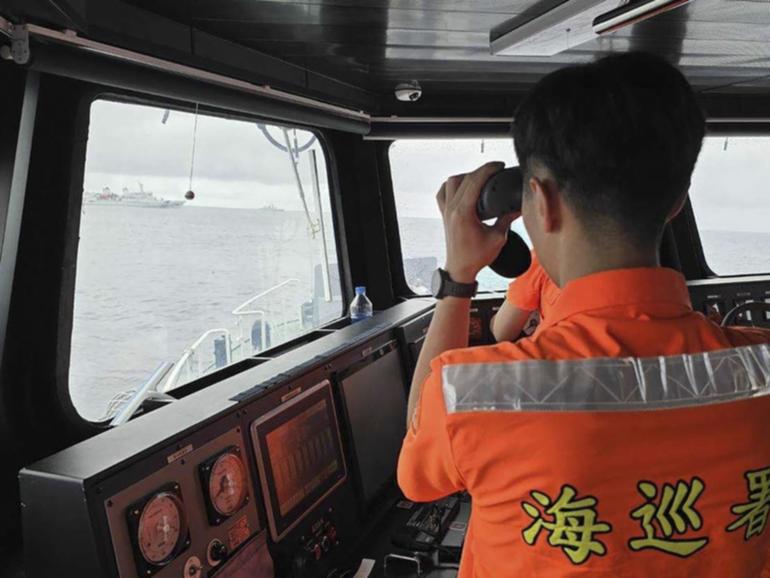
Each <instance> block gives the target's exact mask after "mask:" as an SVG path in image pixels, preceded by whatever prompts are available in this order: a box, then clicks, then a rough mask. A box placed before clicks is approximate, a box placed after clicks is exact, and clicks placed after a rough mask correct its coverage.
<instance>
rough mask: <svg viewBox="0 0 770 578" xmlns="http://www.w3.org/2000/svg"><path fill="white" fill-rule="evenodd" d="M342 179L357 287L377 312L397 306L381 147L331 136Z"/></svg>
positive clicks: (358, 139)
mask: <svg viewBox="0 0 770 578" xmlns="http://www.w3.org/2000/svg"><path fill="white" fill-rule="evenodd" d="M329 142H330V144H331V146H332V148H333V150H334V153H335V157H336V161H337V174H338V175H339V189H340V196H341V201H342V213H343V219H344V222H345V235H346V238H347V251H348V255H347V257H348V259H349V263H350V272H351V277H352V282H353V286H357V285H365V286H366V292H367V295H368V296H369V298H370V299H371V300H372V303H373V304H374V308H375V309H385V308H387V307H390V306H392V305H393V304H395V298H396V296H395V293H394V290H393V281H392V271H391V260H390V255H389V250H390V249H392V247H390V248H389V241H390V240H389V239H388V238H387V233H386V221H385V209H384V207H383V200H382V192H383V191H382V183H381V181H380V176H381V171H382V169H383V167H382V164H381V159H380V158H379V156H378V149H377V147H378V145H379V144H381V143H377V142H374V141H366V140H363V138H362V137H361V136H360V135H353V134H349V133H342V132H334V133H331V134H330V135H329Z"/></svg>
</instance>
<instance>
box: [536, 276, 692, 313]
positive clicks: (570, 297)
mask: <svg viewBox="0 0 770 578" xmlns="http://www.w3.org/2000/svg"><path fill="white" fill-rule="evenodd" d="M646 303H648V304H652V303H666V304H671V305H674V306H678V307H680V308H682V309H683V310H688V309H692V305H691V303H690V293H689V291H688V290H687V283H686V282H685V279H684V277H683V276H682V274H681V273H679V272H678V271H675V270H673V269H668V268H665V267H640V268H634V269H612V270H610V271H602V272H600V273H593V274H592V275H586V276H585V277H580V278H578V279H574V280H572V281H570V282H569V283H567V284H566V285H565V286H564V288H563V289H562V290H561V294H560V295H559V298H558V299H557V300H556V303H554V305H553V308H552V309H551V312H550V313H549V315H548V317H547V318H546V319H545V322H544V324H543V326H544V327H547V326H550V325H554V324H556V323H558V322H560V321H563V320H564V319H566V318H567V317H571V316H572V315H575V314H577V313H585V312H587V311H591V310H594V309H604V308H607V307H622V306H628V305H641V306H643V305H644V304H646Z"/></svg>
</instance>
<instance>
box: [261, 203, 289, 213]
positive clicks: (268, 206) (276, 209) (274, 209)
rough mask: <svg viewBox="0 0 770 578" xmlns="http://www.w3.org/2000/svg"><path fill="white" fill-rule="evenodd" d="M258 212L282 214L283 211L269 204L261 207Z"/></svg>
mask: <svg viewBox="0 0 770 578" xmlns="http://www.w3.org/2000/svg"><path fill="white" fill-rule="evenodd" d="M257 210H258V211H272V212H274V213H284V212H285V209H281V208H280V207H276V206H275V205H274V204H272V203H270V204H269V205H263V206H261V207H259V209H257Z"/></svg>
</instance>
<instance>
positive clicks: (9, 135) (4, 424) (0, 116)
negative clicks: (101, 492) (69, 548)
mask: <svg viewBox="0 0 770 578" xmlns="http://www.w3.org/2000/svg"><path fill="white" fill-rule="evenodd" d="M24 85H25V75H24V73H23V72H22V71H21V70H20V69H17V68H15V67H10V66H0V86H2V87H3V90H1V91H0V198H1V199H2V204H3V217H4V218H3V225H4V224H5V216H6V208H7V206H8V199H9V197H10V194H11V183H12V179H13V168H14V159H15V156H16V146H17V142H18V132H19V124H20V120H21V108H22V102H23V98H24ZM0 383H2V382H0ZM11 393H12V392H10V391H7V390H6V388H5V387H0V440H3V443H2V444H0V464H4V465H3V466H0V518H2V519H3V520H4V522H3V523H2V524H0V554H2V553H3V552H4V551H12V549H13V548H14V547H16V546H18V536H17V530H16V524H17V523H18V502H17V501H16V500H15V497H16V496H17V495H18V490H17V484H16V471H15V469H14V465H15V464H17V463H19V460H20V456H21V454H22V452H21V451H20V450H21V448H20V447H19V446H20V443H19V441H20V440H19V439H18V438H17V435H16V431H15V429H14V426H15V423H16V415H15V408H14V407H13V405H12V399H13V396H12V395H11ZM6 465H7V466H6Z"/></svg>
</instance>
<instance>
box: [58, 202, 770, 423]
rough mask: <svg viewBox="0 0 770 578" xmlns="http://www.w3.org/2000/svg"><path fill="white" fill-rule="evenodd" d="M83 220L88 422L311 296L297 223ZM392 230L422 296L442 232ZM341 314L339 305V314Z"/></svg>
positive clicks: (283, 215)
mask: <svg viewBox="0 0 770 578" xmlns="http://www.w3.org/2000/svg"><path fill="white" fill-rule="evenodd" d="M83 211H84V214H83V217H82V224H81V238H80V245H79V251H78V262H77V283H76V285H77V291H76V295H75V310H74V322H73V332H72V349H71V352H72V353H71V367H70V391H71V394H72V397H73V401H74V403H75V405H76V407H77V408H78V410H79V411H80V412H81V413H82V414H83V415H85V416H86V417H88V418H90V419H96V418H98V417H99V416H101V415H102V414H103V413H104V410H105V408H106V406H107V403H108V402H109V400H110V399H111V398H112V397H113V396H114V395H115V394H117V393H120V392H122V391H125V390H127V389H130V388H133V387H137V386H139V385H141V383H142V382H144V380H146V379H147V377H148V376H149V375H150V374H151V373H152V371H153V370H154V369H155V368H156V367H157V366H158V365H159V364H160V363H162V362H164V361H169V362H174V361H176V360H177V359H179V357H180V356H181V355H182V354H183V352H184V351H185V349H186V348H188V347H190V345H191V344H192V343H193V342H194V341H195V340H196V339H197V338H198V337H199V336H201V335H202V334H203V333H204V332H205V331H207V330H209V329H214V328H227V329H232V327H233V324H234V322H235V320H236V318H235V317H234V316H233V313H232V312H233V310H234V309H235V308H236V307H237V306H238V305H240V304H242V303H244V302H245V301H247V300H248V299H250V298H251V297H253V296H255V295H257V294H259V293H260V292H262V291H266V290H268V289H269V288H271V287H273V286H275V285H276V284H277V283H279V282H282V281H284V280H293V281H292V288H291V291H293V293H292V295H290V296H289V299H288V302H291V301H292V300H295V301H298V302H297V303H296V304H295V305H296V307H299V306H300V305H301V303H300V302H301V301H303V300H310V299H312V296H313V294H314V292H315V293H316V294H317V292H318V290H319V289H318V288H317V287H315V285H317V283H316V280H315V279H314V270H315V269H317V266H318V265H319V264H320V263H321V262H322V251H321V243H320V240H319V238H318V236H317V235H316V236H315V237H314V236H312V235H310V234H309V232H308V223H307V219H306V216H305V214H304V213H302V212H296V211H280V210H272V209H268V210H264V209H262V210H260V209H250V210H244V209H222V208H207V207H181V208H176V209H153V208H138V207H112V206H100V205H86V206H84V209H83ZM399 226H400V230H401V242H402V252H403V254H404V256H405V257H408V258H422V259H423V260H424V262H425V263H427V265H428V266H427V267H424V269H425V270H424V271H422V272H421V273H420V274H419V276H416V274H412V278H411V279H409V281H410V282H411V284H412V286H413V287H417V286H419V287H421V288H422V289H423V290H426V287H427V286H428V285H429V281H430V280H429V271H428V270H429V269H432V268H433V267H434V266H435V264H439V265H440V264H442V263H443V261H444V236H443V230H442V224H441V221H440V219H438V218H436V219H425V218H402V219H400V220H399ZM332 237H333V235H332V234H331V232H329V239H328V242H327V246H328V247H329V250H330V255H332V257H331V260H332V261H333V265H332V267H336V261H337V259H336V252H335V249H334V241H333V239H332ZM701 237H702V240H703V244H704V248H705V253H706V257H707V260H708V262H709V265H710V266H711V267H712V269H713V270H714V271H716V272H717V273H719V274H734V273H745V272H749V271H751V272H770V235H769V234H761V233H735V232H715V231H703V232H702V233H701ZM418 277H419V278H418ZM480 281H481V288H482V289H487V290H489V289H504V288H505V286H506V281H505V280H504V279H502V278H499V277H497V276H496V275H494V274H493V273H491V272H489V271H485V272H483V274H482V277H481V279H480ZM333 282H336V283H338V281H336V276H335V279H334V281H333ZM287 291H288V289H287ZM294 296H296V297H294ZM291 306H293V305H287V308H288V307H291ZM343 308H344V305H343V304H342V303H341V302H340V303H339V312H338V315H342V314H343V311H342V310H343ZM246 330H247V331H248V330H249V328H246Z"/></svg>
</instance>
